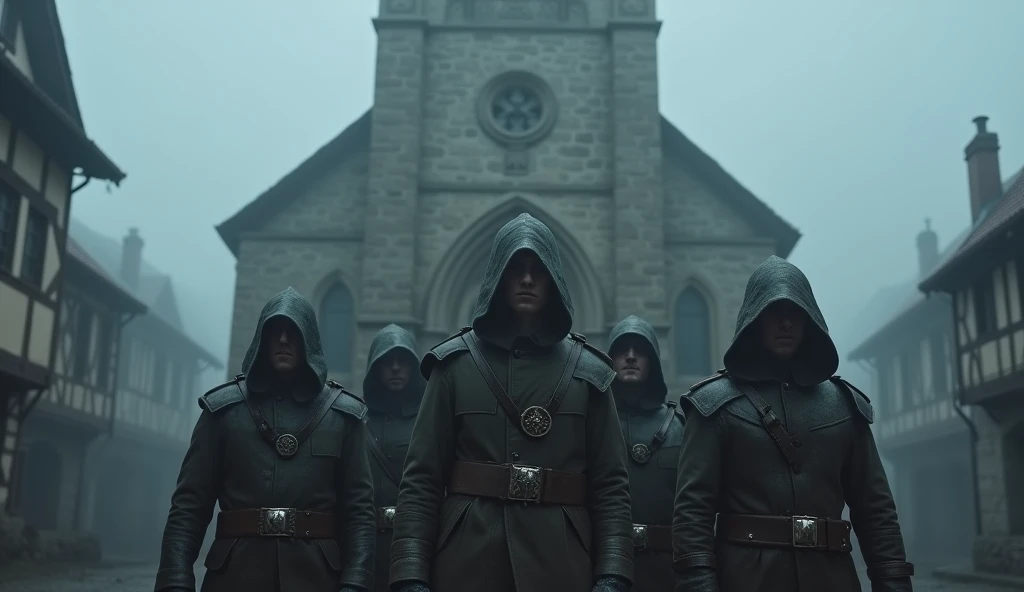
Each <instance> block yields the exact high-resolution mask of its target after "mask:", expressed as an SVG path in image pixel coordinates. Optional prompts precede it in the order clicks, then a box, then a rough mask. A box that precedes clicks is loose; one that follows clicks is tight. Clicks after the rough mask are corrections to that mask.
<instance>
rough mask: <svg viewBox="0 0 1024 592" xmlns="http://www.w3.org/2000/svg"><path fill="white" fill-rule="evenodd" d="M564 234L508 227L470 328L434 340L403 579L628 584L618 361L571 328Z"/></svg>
mask: <svg viewBox="0 0 1024 592" xmlns="http://www.w3.org/2000/svg"><path fill="white" fill-rule="evenodd" d="M572 312H573V308H572V301H571V300H570V298H569V293H568V290H567V289H566V285H565V280H564V278H563V277H562V267H561V262H560V259H559V255H558V248H557V246H556V244H555V239H554V236H553V235H552V234H551V231H550V230H549V229H548V227H547V226H545V225H544V224H542V223H541V222H540V221H538V220H536V219H535V218H533V217H531V216H529V215H527V214H523V215H520V216H519V217H517V218H516V219H515V220H512V221H511V222H509V223H508V224H506V225H505V226H504V227H502V228H501V230H499V231H498V234H497V236H496V237H495V239H494V245H493V247H492V248H491V254H490V261H489V262H488V266H487V271H486V275H485V277H484V280H483V283H482V284H481V286H480V297H479V299H478V301H477V307H476V312H475V316H474V318H473V326H472V328H469V327H467V328H465V329H463V330H462V331H460V332H459V333H458V334H457V335H455V336H453V337H451V338H449V339H448V340H447V341H444V342H442V343H441V344H439V345H437V346H436V347H434V348H433V349H432V350H430V353H428V354H427V355H426V356H425V357H424V358H423V361H422V363H421V371H422V373H423V376H424V377H426V378H428V380H429V382H428V383H427V390H426V393H425V394H424V396H423V403H422V405H421V407H420V412H419V417H418V418H417V420H416V425H415V426H414V427H413V431H412V439H411V442H410V444H409V452H408V454H407V456H406V460H405V470H404V472H403V475H402V485H401V488H400V490H399V493H398V510H397V515H396V517H395V536H394V542H393V543H392V545H391V586H392V589H393V590H396V591H400V592H409V591H424V590H430V589H433V590H435V591H436V592H481V591H485V592H591V591H592V590H594V591H602V592H603V591H607V592H614V591H622V592H625V591H626V590H628V589H629V585H630V582H631V579H632V577H633V560H632V551H633V546H632V540H631V536H630V528H631V526H630V525H631V521H630V512H629V482H628V474H627V472H626V466H625V449H624V447H623V446H622V442H621V441H620V440H618V438H612V437H609V435H610V434H616V433H617V431H618V429H619V426H618V417H617V416H616V413H615V406H614V403H613V400H612V394H611V389H610V386H611V383H612V380H613V379H614V378H615V372H614V371H613V370H612V368H611V360H609V359H608V357H607V356H606V355H605V354H604V353H602V352H601V351H600V350H597V349H595V348H593V347H592V346H589V345H587V344H586V342H585V340H584V338H583V337H582V336H579V335H572V334H570V333H569V329H570V327H571V325H572Z"/></svg>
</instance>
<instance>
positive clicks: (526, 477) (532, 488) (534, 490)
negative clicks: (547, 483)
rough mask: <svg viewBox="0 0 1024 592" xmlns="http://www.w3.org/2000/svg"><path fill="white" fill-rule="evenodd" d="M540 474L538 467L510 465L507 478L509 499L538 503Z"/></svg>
mask: <svg viewBox="0 0 1024 592" xmlns="http://www.w3.org/2000/svg"><path fill="white" fill-rule="evenodd" d="M542 475H543V474H542V473H541V469H540V467H531V466H529V465H510V466H509V478H508V499H509V501H513V502H533V503H540V485H541V477H542Z"/></svg>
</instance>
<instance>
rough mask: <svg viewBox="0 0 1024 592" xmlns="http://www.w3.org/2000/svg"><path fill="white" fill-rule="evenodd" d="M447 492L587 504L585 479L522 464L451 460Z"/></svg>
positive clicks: (497, 497) (507, 499)
mask: <svg viewBox="0 0 1024 592" xmlns="http://www.w3.org/2000/svg"><path fill="white" fill-rule="evenodd" d="M448 493H455V494H460V495H471V496H474V497H490V498H495V499H500V500H504V501H510V502H530V503H537V504H552V505H562V506H583V505H586V503H587V478H586V476H584V475H582V474H580V473H568V472H565V471H554V470H552V469H545V468H541V467H535V466H531V465H524V464H517V463H513V464H498V463H481V462H469V461H455V463H454V464H453V465H452V472H451V479H450V480H449V483H448Z"/></svg>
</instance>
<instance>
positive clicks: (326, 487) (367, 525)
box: [156, 288, 375, 592]
mask: <svg viewBox="0 0 1024 592" xmlns="http://www.w3.org/2000/svg"><path fill="white" fill-rule="evenodd" d="M242 369H243V370H244V372H245V374H239V375H238V376H236V377H235V379H234V380H232V381H231V382H229V383H227V384H224V385H221V386H219V387H217V388H215V389H213V390H211V391H209V392H207V393H206V394H205V395H203V396H202V397H201V398H200V399H199V406H200V408H202V410H203V411H202V414H201V415H200V416H199V420H198V422H197V423H196V427H195V431H194V432H193V434H192V442H191V444H190V445H189V447H188V451H187V452H186V453H185V459H184V460H183V461H182V463H181V473H180V474H179V475H178V486H177V488H176V489H175V491H174V494H173V495H172V497H171V510H170V513H169V514H168V516H167V526H166V528H165V529H164V538H163V545H162V547H161V553H160V568H159V571H158V572H157V577H156V590H157V591H158V592H159V591H162V590H174V591H184V590H190V591H191V590H195V576H194V574H193V571H192V564H193V563H195V560H196V557H197V556H198V555H199V548H200V545H201V544H202V542H203V536H204V534H205V533H206V528H207V526H208V525H209V523H210V518H211V517H212V515H213V507H214V504H216V503H218V502H219V503H220V513H219V514H218V515H217V530H216V538H215V539H214V542H213V544H212V546H211V547H210V551H209V553H208V554H207V556H206V562H205V563H204V565H205V566H206V577H205V578H204V580H203V587H202V590H203V592H237V591H239V590H245V591H246V592H291V591H292V590H302V591H304V592H338V591H339V589H340V590H342V591H343V592H356V591H366V590H371V589H372V588H373V543H374V541H373V539H374V530H375V523H374V522H375V521H374V510H373V481H372V478H371V476H370V463H369V459H368V457H367V453H366V434H365V432H364V427H363V422H362V419H363V417H364V416H365V415H366V406H365V405H363V403H362V402H361V401H360V400H359V399H358V398H356V397H355V395H352V394H351V393H349V392H347V391H345V390H344V389H343V388H342V387H341V385H339V384H338V383H336V382H334V381H333V380H328V379H327V365H326V364H325V363H324V357H323V352H322V349H321V345H320V334H319V332H318V330H317V322H316V315H315V314H314V312H313V307H311V306H310V305H309V303H308V302H306V300H305V299H304V298H303V297H302V296H300V295H299V293H298V292H296V291H295V290H293V289H292V288H288V289H286V290H285V291H283V292H281V293H280V294H278V295H277V296H274V297H273V298H271V299H270V301H269V302H267V304H266V306H264V307H263V311H262V312H261V313H260V318H259V322H258V323H257V324H256V334H255V335H254V336H253V339H252V343H251V345H250V346H249V350H248V351H247V352H246V354H245V359H244V360H243V362H242Z"/></svg>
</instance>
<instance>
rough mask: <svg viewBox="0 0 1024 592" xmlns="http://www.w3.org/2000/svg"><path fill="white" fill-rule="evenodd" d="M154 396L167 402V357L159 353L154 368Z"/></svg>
mask: <svg viewBox="0 0 1024 592" xmlns="http://www.w3.org/2000/svg"><path fill="white" fill-rule="evenodd" d="M153 398H154V399H156V400H158V401H163V402H165V403H166V402H167V358H165V357H164V356H163V355H159V354H158V355H157V358H156V367H155V368H154V369H153Z"/></svg>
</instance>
